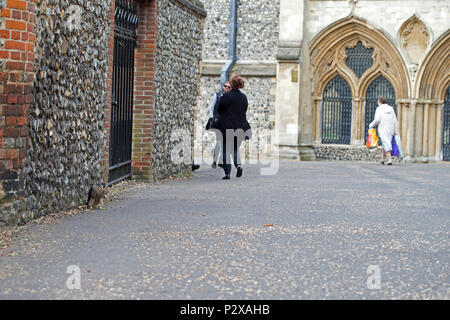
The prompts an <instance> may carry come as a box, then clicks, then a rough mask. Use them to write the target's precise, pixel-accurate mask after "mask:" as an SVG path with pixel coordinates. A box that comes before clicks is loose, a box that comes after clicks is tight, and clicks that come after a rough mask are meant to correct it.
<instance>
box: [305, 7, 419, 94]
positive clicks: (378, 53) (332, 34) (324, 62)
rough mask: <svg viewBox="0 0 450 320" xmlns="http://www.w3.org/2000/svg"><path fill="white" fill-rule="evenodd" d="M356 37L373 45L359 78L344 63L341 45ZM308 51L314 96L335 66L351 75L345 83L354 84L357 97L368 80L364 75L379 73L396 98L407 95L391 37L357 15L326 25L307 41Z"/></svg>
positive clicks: (347, 45) (404, 71)
mask: <svg viewBox="0 0 450 320" xmlns="http://www.w3.org/2000/svg"><path fill="white" fill-rule="evenodd" d="M358 41H361V42H362V43H363V45H364V46H365V47H366V48H373V49H374V53H373V56H372V58H373V61H374V63H373V65H372V66H371V67H370V68H369V69H368V70H366V71H365V72H364V73H363V74H362V75H361V77H360V78H358V77H357V76H356V75H355V74H354V72H353V71H352V70H350V68H349V67H348V66H347V65H346V64H345V59H346V52H345V49H346V48H350V47H353V46H355V45H356V44H357V42H358ZM310 52H311V64H312V69H313V72H312V73H313V91H314V93H313V94H314V95H315V96H320V95H321V93H322V91H323V89H324V82H327V80H329V78H330V74H332V73H333V72H335V71H337V70H340V73H343V74H346V75H348V77H350V78H351V79H352V80H351V81H349V84H351V85H353V86H354V88H353V89H352V90H353V91H354V93H355V96H357V97H363V96H364V93H365V91H364V89H367V85H368V84H370V82H368V81H367V80H366V79H367V78H370V79H373V78H374V77H375V76H376V75H377V74H379V73H382V74H383V75H385V77H386V78H387V79H389V80H390V81H391V82H392V85H393V87H394V90H395V92H396V94H397V97H398V98H400V99H403V98H407V97H408V95H409V91H410V85H409V77H408V71H407V68H406V66H405V63H404V61H403V59H402V56H401V54H400V53H399V51H398V50H397V48H396V47H395V45H394V44H393V41H391V40H390V39H389V37H388V36H387V35H385V34H384V33H383V32H382V31H380V30H378V29H375V28H374V27H372V26H370V25H369V24H368V23H367V22H366V21H364V20H362V19H360V18H357V17H355V16H353V15H351V16H349V17H347V18H344V19H342V20H339V21H337V22H335V23H333V24H331V25H330V26H328V27H327V28H326V29H324V30H323V31H322V32H320V33H319V34H318V35H317V36H316V37H315V38H314V39H313V40H312V41H311V44H310ZM364 80H366V81H364ZM325 85H326V84H325Z"/></svg>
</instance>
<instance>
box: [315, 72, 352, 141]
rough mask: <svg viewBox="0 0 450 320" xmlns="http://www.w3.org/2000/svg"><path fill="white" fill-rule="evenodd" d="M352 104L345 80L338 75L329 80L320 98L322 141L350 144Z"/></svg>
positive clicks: (350, 91) (350, 93)
mask: <svg viewBox="0 0 450 320" xmlns="http://www.w3.org/2000/svg"><path fill="white" fill-rule="evenodd" d="M352 105H353V103H352V90H351V89H350V86H349V85H348V83H347V81H345V80H344V78H342V77H341V76H339V75H338V76H336V77H334V78H333V79H332V80H330V82H328V84H327V86H326V87H325V90H324V93H323V99H322V114H321V120H322V129H321V131H322V143H332V144H350V139H351V135H352Z"/></svg>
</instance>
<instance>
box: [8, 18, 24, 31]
mask: <svg viewBox="0 0 450 320" xmlns="http://www.w3.org/2000/svg"><path fill="white" fill-rule="evenodd" d="M6 28H7V29H12V30H27V23H26V22H23V21H16V20H6Z"/></svg>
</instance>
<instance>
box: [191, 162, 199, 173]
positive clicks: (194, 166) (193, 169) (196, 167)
mask: <svg viewBox="0 0 450 320" xmlns="http://www.w3.org/2000/svg"><path fill="white" fill-rule="evenodd" d="M198 168H200V165H198V164H193V165H192V171H195V170H197V169H198Z"/></svg>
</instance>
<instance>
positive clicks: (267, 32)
mask: <svg viewBox="0 0 450 320" xmlns="http://www.w3.org/2000/svg"><path fill="white" fill-rule="evenodd" d="M205 10H206V11H207V13H208V16H207V18H206V22H205V37H204V50H203V62H204V63H203V68H202V69H203V70H202V78H201V83H200V98H199V103H198V109H197V110H196V114H197V122H196V134H195V156H196V157H202V158H211V157H212V150H213V148H214V145H215V134H214V133H212V132H207V131H206V130H205V124H206V121H207V119H208V107H209V105H210V103H211V101H212V99H213V97H214V94H215V93H216V92H217V91H219V89H220V88H219V86H220V85H219V83H220V69H221V68H222V67H223V65H224V61H225V60H226V59H227V56H228V41H229V39H228V37H229V15H230V1H229V0H211V1H205ZM279 12H280V0H274V1H263V0H254V1H242V0H240V1H238V33H237V39H236V40H237V49H236V55H237V57H238V61H237V63H236V66H235V68H233V70H232V72H231V73H233V72H237V73H240V74H241V75H242V76H243V78H244V80H245V88H244V89H243V90H242V92H243V93H245V94H246V95H247V98H248V102H249V109H248V111H247V119H248V121H249V123H250V126H251V127H252V131H253V138H252V139H251V140H250V141H249V144H250V146H248V150H247V151H246V154H245V155H246V157H251V158H259V157H264V156H265V155H269V154H270V150H263V149H264V146H265V145H266V144H267V143H269V145H270V139H271V135H272V129H273V127H274V124H275V91H276V64H277V60H276V51H277V44H278V34H279V30H278V29H279ZM269 149H270V148H269Z"/></svg>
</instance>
